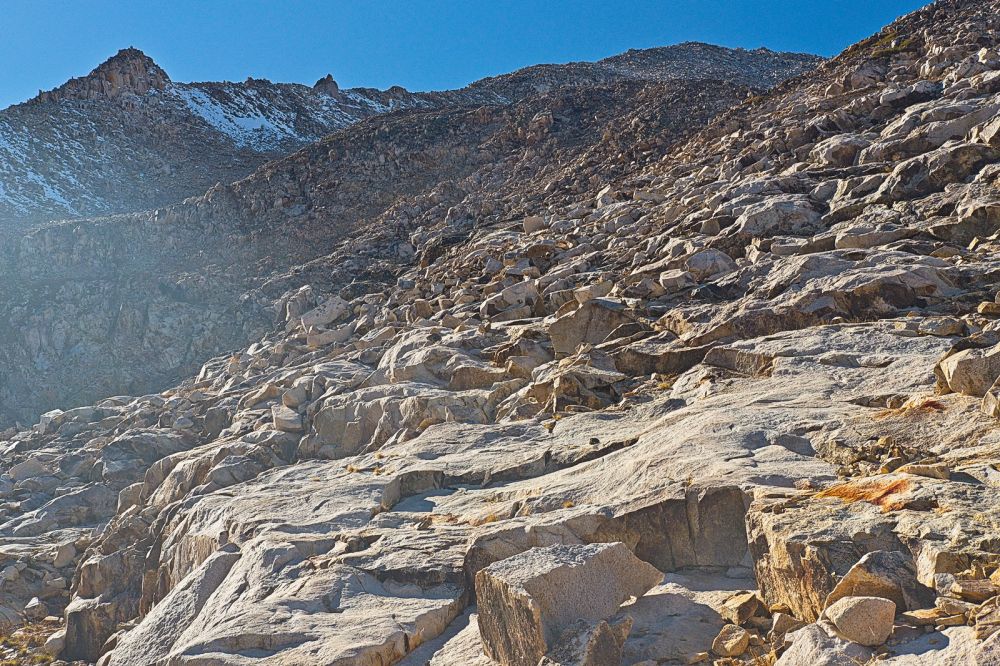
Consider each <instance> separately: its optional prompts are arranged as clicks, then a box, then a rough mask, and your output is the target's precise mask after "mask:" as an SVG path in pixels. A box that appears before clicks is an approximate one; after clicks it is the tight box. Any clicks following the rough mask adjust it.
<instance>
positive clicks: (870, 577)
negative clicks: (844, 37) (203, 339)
mask: <svg viewBox="0 0 1000 666" xmlns="http://www.w3.org/2000/svg"><path fill="white" fill-rule="evenodd" d="M998 10H1000V6H998V4H997V3H996V2H993V1H991V2H971V1H967V2H959V1H948V2H937V3H934V4H933V5H930V6H928V7H926V8H925V9H922V10H920V11H918V12H915V13H914V14H911V15H908V16H906V17H904V18H902V19H900V20H899V21H897V22H896V23H894V24H893V25H892V26H889V27H888V28H886V29H885V30H884V31H883V32H881V33H880V34H878V35H875V36H873V37H872V38H870V39H868V40H865V41H864V42H861V43H859V44H858V45H856V46H854V47H851V48H850V49H848V50H847V51H846V52H845V53H844V54H842V55H841V56H839V57H838V58H836V59H834V60H832V61H830V62H828V63H825V64H823V65H822V66H820V67H819V68H818V69H817V70H816V71H813V72H810V73H807V74H804V75H802V76H800V77H798V78H797V79H795V80H792V81H788V82H785V83H783V84H779V85H778V86H777V87H776V88H775V89H774V90H772V91H770V92H766V93H759V94H756V95H754V96H753V97H752V98H750V99H746V100H744V101H742V102H739V103H736V101H735V100H734V99H733V97H732V95H733V93H734V89H733V88H732V87H727V86H726V85H724V84H718V83H716V84H711V83H709V82H705V81H702V82H696V83H693V82H687V83H685V82H678V81H674V82H669V83H663V82H661V83H655V84H650V83H638V82H636V81H627V82H618V83H615V84H613V85H607V86H605V85H598V86H593V87H586V86H584V87H581V88H578V89H577V88H569V89H557V90H551V91H548V92H546V93H544V94H541V95H539V96H536V97H531V98H530V99H524V100H521V101H519V102H516V103H512V104H508V105H499V106H489V107H483V108H477V109H471V110H470V109H447V110H440V109H438V110H430V111H415V112H414V111H411V112H407V113H400V114H389V115H387V116H384V117H379V118H373V119H370V120H368V121H365V122H362V123H360V124H359V125H356V126H354V127H352V128H351V129H349V130H347V131H345V132H343V133H341V134H339V135H334V136H331V137H329V138H327V139H325V140H324V141H322V142H320V143H318V144H315V145H312V146H309V147H307V148H305V149H303V150H301V151H299V152H298V153H296V154H295V155H293V156H290V157H289V158H287V159H285V160H280V161H277V162H274V163H272V164H270V165H268V166H267V167H266V168H264V169H262V170H261V171H259V172H258V173H256V174H254V175H253V176H252V177H250V178H248V179H246V180H244V181H241V182H239V183H236V184H234V185H232V186H230V187H220V188H216V189H214V190H213V191H212V192H210V193H207V194H206V195H205V196H203V197H200V198H198V199H196V200H192V201H189V202H187V203H185V204H181V205H177V206H172V207H169V208H165V209H162V210H161V211H160V212H158V213H151V214H149V215H148V216H129V217H124V218H111V219H106V220H101V221H98V222H86V223H83V222H81V223H79V224H72V225H69V224H68V225H58V226H54V227H52V228H50V229H45V230H40V231H36V232H34V233H32V234H31V235H29V236H27V237H25V238H24V239H22V240H20V241H19V242H18V244H16V245H15V246H12V247H13V248H14V249H12V250H11V251H12V252H13V254H14V256H16V257H17V258H18V260H19V261H20V263H19V264H18V266H19V267H20V268H21V269H22V270H23V271H25V272H26V274H30V275H33V276H49V277H50V278H52V279H51V280H49V281H48V282H45V281H43V286H44V287H45V288H53V289H54V291H52V292H50V293H51V299H50V300H49V301H48V306H47V307H48V308H49V309H50V310H51V311H52V313H53V314H52V316H56V313H57V312H58V311H59V308H58V307H57V305H60V304H66V303H69V302H70V301H69V300H68V299H67V300H62V299H61V297H60V296H59V293H58V291H57V290H55V288H56V287H58V288H59V289H69V287H68V286H66V285H65V284H64V282H65V280H60V279H57V278H59V277H60V276H61V274H60V273H59V271H60V270H62V269H60V268H59V267H58V264H56V263H55V262H47V261H46V260H45V257H47V256H49V255H47V254H46V253H47V252H49V251H51V249H52V248H55V249H57V250H59V251H60V253H61V254H60V255H59V256H60V257H63V258H67V257H68V258H69V259H71V260H73V261H75V262H78V263H77V264H73V265H74V266H75V267H87V268H89V269H91V270H93V271H94V275H99V276H102V281H103V282H105V283H106V284H107V285H110V286H109V287H108V289H109V292H108V293H109V294H117V293H125V291H124V290H122V291H121V292H117V291H113V290H114V289H120V287H119V286H118V285H120V284H122V283H121V282H120V281H117V278H115V277H114V274H113V271H111V270H110V268H111V267H112V266H113V265H120V266H122V268H121V274H122V275H127V278H128V280H127V281H128V282H129V283H130V284H134V285H135V287H134V288H135V289H136V290H139V291H141V293H142V294H143V295H142V298H141V299H140V301H141V302H144V303H155V302H157V301H156V298H166V295H167V294H170V295H171V296H170V297H171V298H173V299H175V300H178V301H182V302H184V303H196V304H206V303H207V304H212V305H213V306H217V307H219V308H225V307H228V306H232V304H233V302H234V299H235V300H236V301H237V302H239V303H240V306H239V308H235V306H234V310H233V311H232V312H233V313H236V312H241V313H244V315H246V313H248V312H257V311H259V312H260V314H261V319H260V320H259V321H260V323H259V327H260V330H259V332H258V333H257V334H256V340H255V341H254V342H253V344H251V345H249V346H245V347H242V348H240V347H236V349H237V351H233V352H228V353H225V354H224V355H221V356H216V357H214V358H211V359H210V360H209V361H207V362H206V363H204V364H203V365H202V366H201V368H200V370H198V371H197V373H196V374H194V373H192V375H191V376H188V377H187V378H186V379H184V380H182V381H180V382H179V383H177V384H176V385H175V386H173V387H172V388H169V389H167V390H164V391H161V392H159V393H149V394H146V395H142V396H138V397H130V396H124V395H123V396H116V397H113V398H108V399H104V400H99V401H97V402H96V403H95V404H92V405H89V406H83V407H78V408H74V409H65V410H63V411H61V412H55V411H53V412H48V413H46V414H44V415H43V416H41V417H40V418H39V419H38V422H37V423H36V424H34V425H33V426H32V427H16V428H11V429H10V430H8V431H5V432H4V434H3V436H2V442H3V443H2V446H3V451H4V455H3V456H2V462H0V469H2V471H3V474H0V494H2V496H3V501H2V502H0V557H2V558H3V559H2V560H0V577H2V579H3V583H2V586H0V606H2V608H0V619H3V621H4V622H5V623H6V624H9V625H10V626H11V628H13V627H14V626H16V625H17V624H18V623H20V622H21V621H22V618H24V617H26V616H28V615H30V616H36V615H38V614H40V612H41V610H42V609H43V608H44V609H45V610H46V611H47V612H49V613H52V614H57V615H58V616H59V617H60V618H61V619H60V621H59V622H50V623H49V624H47V625H46V626H47V627H48V629H46V631H50V630H51V631H52V632H53V634H52V635H53V636H54V638H53V643H52V644H53V646H56V645H60V643H61V648H59V649H60V650H61V652H60V654H61V656H62V657H63V658H66V659H78V660H81V661H85V662H91V663H101V664H104V665H108V664H115V665H123V666H124V665H131V664H139V663H141V664H147V663H148V664H163V665H167V664H170V665H171V666H173V665H179V664H199V663H213V664H222V665H230V664H231V665H233V666H236V665H238V664H243V663H245V662H246V660H247V659H248V657H247V655H253V657H252V658H253V659H254V660H256V661H257V662H259V663H261V664H289V663H294V664H304V665H310V664H317V665H319V664H324V665H328V664H338V665H348V664H350V665H355V664H372V663H383V664H386V663H401V664H404V666H415V665H416V664H421V665H422V664H426V663H431V664H456V663H461V664H474V665H475V666H480V665H481V664H482V665H483V666H485V665H488V664H490V663H494V664H495V663H497V660H499V662H500V663H504V662H507V663H519V664H520V663H536V664H537V663H539V661H541V660H543V659H544V660H545V661H544V662H543V663H588V661H589V662H590V663H595V662H596V663H616V662H619V661H620V662H621V663H625V664H642V663H644V662H645V663H664V664H685V663H698V662H699V661H703V662H704V661H706V660H710V659H719V660H722V659H731V660H737V663H738V662H750V663H753V661H754V660H755V659H757V658H759V656H760V655H762V654H763V655H770V654H771V653H772V652H773V653H774V655H775V656H777V663H778V664H782V666H784V665H785V664H793V665H795V664H802V663H810V664H813V663H815V664H838V665H839V664H852V663H857V662H858V661H861V662H864V661H866V660H869V659H871V658H872V656H873V655H875V654H878V655H879V658H880V659H881V660H883V661H885V662H886V663H888V664H896V665H905V664H912V663H914V657H917V658H918V659H919V660H920V662H921V663H928V664H931V663H992V662H995V661H997V650H998V649H1000V647H998V646H1000V644H998V642H997V637H998V636H1000V615H998V611H997V604H998V599H1000V597H998V592H1000V572H998V565H1000V543H998V541H997V536H996V526H997V525H998V524H1000V503H998V502H997V500H996V488H997V486H998V484H1000V471H998V470H1000V436H998V433H997V425H998V424H997V421H996V417H995V413H996V410H995V404H994V403H995V401H996V393H997V388H996V387H997V384H996V381H995V380H996V377H995V374H996V373H995V370H994V368H993V362H992V356H991V354H992V350H993V349H994V348H995V346H996V345H997V344H998V343H1000V337H998V336H1000V334H998V330H1000V326H998V324H997V319H996V318H997V317H998V316H1000V306H997V302H998V301H997V298H996V294H997V291H998V288H1000V282H998V280H997V277H996V276H997V275H998V272H997V268H998V265H997V262H996V252H997V250H998V249H1000V246H998V242H1000V241H998V231H1000V227H998V226H997V225H998V224H1000V219H996V218H995V216H994V215H993V213H991V212H990V211H991V210H992V208H991V206H993V205H994V204H995V203H996V202H997V191H998V186H1000V180H998V179H1000V158H997V157H996V156H995V155H993V154H992V153H990V151H989V150H985V149H982V148H979V147H978V146H990V147H992V146H991V145H990V142H991V141H992V140H993V138H992V137H993V133H992V129H991V128H992V123H993V122H994V119H995V112H994V111H993V110H992V106H993V105H994V104H997V99H996V96H997V95H998V94H1000V85H998V82H1000V75H998V74H997V72H1000V22H998V21H1000V19H998V17H1000V11H998ZM511 85H516V81H515V82H514V83H512V84H511ZM726 90H729V93H728V94H729V95H730V97H726V96H725V95H726V94H727V93H726V92H725V91H726ZM742 92H743V93H745V92H746V91H745V90H743V91H742ZM709 93H711V94H709ZM702 94H704V95H705V96H701V95H702ZM738 96H739V97H740V98H741V99H742V95H738ZM722 99H726V100H730V101H731V102H732V103H731V104H728V107H730V108H727V109H720V108H719V107H718V106H717V104H718V100H722ZM713 100H715V101H714V102H713ZM682 102H683V105H682V104H681V103H682ZM675 103H676V104H678V106H672V104H675ZM682 115H683V116H684V117H683V118H682V117H681V116H682ZM969 116H971V117H969ZM694 117H698V118H700V119H703V120H704V121H705V122H706V124H705V125H704V127H703V129H701V130H699V131H696V132H692V131H691V125H690V122H691V120H692V118H694ZM665 137H669V141H668V140H667V139H666V138H665ZM668 144H672V145H668ZM970 145H974V146H977V147H976V148H972V149H970V148H969V146H970ZM469 146H474V147H475V148H474V149H473V148H470V147H469ZM910 160H916V161H915V162H910ZM903 164H910V166H907V167H906V169H904V170H899V169H898V167H899V166H900V165H903ZM913 165H916V166H913ZM911 169H912V171H911ZM390 181H391V182H393V183H395V185H394V186H393V188H394V189H391V190H390V189H388V188H386V189H383V186H385V184H386V183H388V182H390ZM886 183H888V184H889V185H888V186H885V185H886ZM359 193H364V194H366V195H367V196H365V197H361V196H359ZM383 195H384V196H383ZM279 202H280V204H279ZM276 204H279V205H276ZM331 220H337V222H331ZM130 225H134V226H130ZM130 229H134V234H135V235H134V236H129V234H130V233H133V232H131V231H129V230H130ZM116 232H117V234H118V236H122V237H123V238H125V240H122V245H121V246H119V245H115V242H116V241H115V238H117V236H116ZM189 232H190V233H189ZM147 234H148V235H149V237H150V238H151V239H153V240H152V241H149V242H150V244H151V245H153V244H155V248H151V249H155V251H153V252H149V253H148V254H144V255H142V256H146V257H152V258H153V259H151V260H150V262H151V263H149V264H144V263H142V261H145V260H140V259H139V258H137V257H134V258H128V260H127V261H121V262H118V264H115V263H114V260H113V259H114V257H117V256H119V255H120V254H121V252H120V248H122V247H124V244H125V243H126V242H128V241H133V242H141V238H142V237H143V236H145V235H147ZM158 234H159V235H158ZM60 248H61V249H60ZM82 248H89V249H88V250H87V251H86V252H85V251H83V249H82ZM15 250H16V251H15ZM185 256H187V257H188V258H187V259H186V261H187V262H188V263H186V264H185V260H184V257H185ZM97 257H101V259H100V260H99V259H97ZM221 258H225V259H226V260H227V262H223V261H222V259H221ZM229 260H232V261H229ZM191 263H196V264H197V266H196V267H195V268H191ZM230 263H232V264H235V265H237V266H238V267H239V268H238V270H237V269H233V270H232V271H230V270H228V269H227V268H223V267H222V266H224V265H225V266H228V265H229V264H230ZM247 267H253V268H254V270H253V271H248V270H247ZM147 268H148V269H149V273H151V274H155V275H157V276H160V275H163V274H167V275H171V276H173V281H172V282H171V283H170V284H172V285H174V286H172V287H166V286H165V287H164V290H163V291H159V293H160V296H159V297H154V296H153V294H154V291H153V286H152V284H151V283H148V284H147V283H145V282H143V281H142V279H140V277H139V276H140V275H142V274H143V271H144V270H145V269H147ZM102 271H103V272H102ZM62 277H65V276H62ZM159 280H160V281H161V282H166V280H164V279H163V278H162V277H160V278H159ZM95 281H96V279H95ZM12 284H15V287H14V292H13V293H17V294H20V293H26V292H24V291H19V290H25V289H27V286H26V284H27V283H25V284H21V283H17V282H16V281H14V280H12ZM36 287H37V285H36ZM39 288H40V287H39ZM156 289H157V290H159V289H160V287H159V286H157V287H156ZM182 295H183V298H181V296H182ZM241 298H243V299H244V300H240V299H241ZM25 300H27V299H22V300H20V301H18V303H23V302H24V301H25ZM224 311H225V312H227V316H223V317H220V322H223V323H224V324H220V325H225V326H227V327H228V326H233V321H234V317H235V314H231V315H230V314H228V313H229V312H230V311H228V310H224ZM125 319H127V318H123V321H124V320H125ZM7 321H10V319H8V320H7ZM150 321H152V319H151V320H150ZM7 325H9V324H7ZM246 325H247V326H249V327H252V326H255V325H258V324H257V323H256V320H251V319H250V318H249V317H248V318H247V320H246ZM46 330H47V329H46ZM67 330H69V329H67ZM157 330H160V331H165V330H166V328H165V327H162V326H161V327H160V328H159V329H157ZM226 330H228V329H226ZM198 332H199V334H205V335H207V333H205V332H204V330H203V329H198ZM160 335H161V336H162V337H159V338H158V339H159V340H160V344H161V346H163V347H165V348H173V347H172V345H171V344H166V341H169V340H174V339H175V337H174V336H168V335H167V334H166V333H161V334H160ZM234 335H236V334H234ZM29 337H30V336H29ZM176 337H180V336H176ZM133 344H134V343H133ZM120 346H121V345H120ZM208 346H210V345H206V348H207V347H208ZM14 347H15V348H16V347H18V346H17V345H14ZM71 348H72V347H70V349H71ZM125 348H129V349H134V348H135V347H134V346H133V345H128V346H126V347H125ZM115 353H122V352H117V351H116V352H115ZM155 358H158V357H157V356H156V355H155V354H151V355H150V359H155ZM191 358H194V356H193V355H192V357H191ZM15 367H18V368H22V367H36V368H43V367H44V364H41V365H39V364H37V363H36V364H35V365H34V366H24V365H23V364H18V365H12V366H11V368H15ZM119 367H121V366H119ZM22 372H24V373H25V374H22V375H21V376H22V377H28V374H27V372H26V371H22ZM36 372H43V370H38V371H36ZM5 373H6V374H5V377H8V376H10V373H9V372H8V371H5ZM23 385H24V386H27V387H29V389H30V385H29V384H28V383H26V382H25V383H24V384H23ZM984 392H985V394H984ZM991 400H992V402H991ZM602 554H603V555H602ZM608 554H611V555H613V557H612V558H610V559H611V562H612V565H609V564H608V562H604V561H603V560H602V557H609V555H608ZM602 562H603V564H602ZM569 564H572V566H569ZM661 574H662V577H663V578H662V580H663V582H662V583H660V584H655V583H656V581H658V580H660V575H661ZM636 579H638V581H639V582H641V583H642V584H641V585H639V584H636V585H632V583H633V582H635V581H636ZM650 585H652V587H649V586H650ZM633 594H634V595H635V597H636V598H634V599H633V598H631V596H632V595H633ZM626 596H628V597H629V598H626ZM552 618H557V619H558V621H557V622H551V624H547V623H550V621H551V620H552ZM57 629H60V630H62V631H61V632H57V631H56V630H57ZM515 645H517V646H520V647H519V648H517V649H515V648H514V647H512V646H515ZM53 649H56V648H55V647H53Z"/></svg>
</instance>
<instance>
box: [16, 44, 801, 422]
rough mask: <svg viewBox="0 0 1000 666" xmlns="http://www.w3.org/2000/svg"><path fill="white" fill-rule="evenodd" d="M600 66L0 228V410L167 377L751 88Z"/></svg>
mask: <svg viewBox="0 0 1000 666" xmlns="http://www.w3.org/2000/svg"><path fill="white" fill-rule="evenodd" d="M774 57H775V56H773V54H772V55H769V56H767V59H768V61H771V60H773V59H774ZM800 61H801V59H799V58H797V57H789V62H790V63H791V65H790V67H791V71H790V72H789V74H791V73H794V72H795V71H797V70H798V68H799V63H800ZM657 75H658V74H657V72H655V71H654V73H653V74H651V77H652V76H657ZM630 76H632V77H633V79H635V77H634V75H630ZM754 76H756V75H755V74H754V73H753V70H748V73H747V74H745V75H743V76H742V78H746V79H750V78H753V77H754ZM608 80H609V81H611V83H602V84H600V85H592V84H587V83H585V82H580V83H579V84H578V85H572V86H563V87H561V88H557V89H555V90H553V91H551V92H548V93H542V94H529V95H527V96H526V97H524V98H523V99H522V100H521V101H518V102H514V103H510V104H506V103H504V104H501V103H496V104H492V105H485V106H478V107H474V108H473V107H468V106H463V105H452V106H445V107H443V108H440V107H439V108H433V109H428V110H412V111H409V112H399V113H395V114H388V115H380V116H377V117H375V118H372V119H369V120H368V121H365V122H361V123H358V124H355V125H353V126H351V127H350V128H346V129H344V130H342V131H341V132H338V133H334V134H333V135H331V136H330V137H328V138H326V139H324V140H323V141H321V142H318V143H316V144H313V145H310V146H308V147H306V148H304V149H302V150H300V151H299V152H297V153H295V154H293V155H291V156H289V157H288V158H285V159H282V160H276V161H273V162H271V163H269V164H267V165H265V166H264V167H262V168H261V169H259V170H258V171H257V172H255V173H254V174H252V175H251V176H250V177H248V178H246V179H244V180H242V181H238V182H236V183H234V184H232V185H227V186H222V185H220V186H217V187H213V188H212V189H211V190H210V191H209V192H208V193H206V194H204V195H203V196H201V197H196V198H192V199H190V200H188V201H187V202H184V203H182V204H178V205H174V206H169V207H164V208H161V209H158V210H154V211H151V212H145V213H137V214H132V215H126V216H117V217H115V216H112V217H108V218H103V219H98V220H86V221H72V222H65V223H59V224H54V225H47V226H44V227H43V228H40V229H37V230H34V231H32V232H30V233H27V234H24V235H17V234H8V235H7V236H6V237H0V256H2V257H3V262H2V264H0V275H3V277H4V279H5V281H6V284H7V287H6V289H5V290H4V292H3V293H2V294H0V312H3V313H4V314H5V318H4V324H2V325H0V326H3V336H4V337H3V339H4V340H5V341H7V344H6V345H4V346H3V347H2V348H0V424H9V423H12V422H15V421H20V422H22V423H31V422H34V420H36V419H37V417H38V415H39V414H40V413H42V412H44V411H47V410H48V409H51V408H55V407H61V408H66V407H73V406H79V405H84V404H88V403H90V402H93V401H94V400H96V399H99V398H102V397H106V396H109V395H116V394H122V393H128V394H142V393H146V392H149V391H153V390H160V389H162V388H163V387H165V386H169V385H171V384H172V383H173V382H175V381H178V380H180V379H181V378H182V377H184V376H187V375H189V374H192V373H194V372H197V369H198V367H199V366H200V364H201V363H203V362H204V361H205V360H206V359H208V358H210V357H211V356H213V355H215V354H218V353H221V352H223V351H227V350H231V349H234V348H238V347H240V346H242V345H244V344H246V343H248V342H249V341H251V340H253V339H255V338H256V337H259V335H260V334H261V333H263V332H264V331H266V330H270V329H271V328H273V326H274V322H275V319H276V316H277V314H279V311H283V309H284V307H285V306H284V301H283V300H282V297H283V294H285V293H286V292H291V291H294V290H296V289H298V288H299V287H303V286H306V285H309V284H311V285H313V286H314V287H315V288H316V289H318V290H322V289H326V290H329V289H332V288H333V287H334V285H336V288H338V289H339V288H341V287H346V286H347V285H348V284H349V283H351V282H358V283H359V285H358V286H356V287H352V288H351V289H354V290H357V289H361V290H362V291H363V290H364V289H365V288H366V287H365V286H364V285H365V283H371V282H372V281H373V280H375V281H381V282H382V283H385V282H388V283H393V282H394V281H395V273H396V272H398V269H399V267H400V266H401V265H406V264H409V263H411V262H413V261H415V260H417V259H418V257H417V250H416V246H417V245H421V246H423V249H422V250H421V252H420V254H421V256H422V258H427V259H429V258H430V256H431V255H432V254H434V253H435V252H438V251H439V250H441V249H443V248H444V247H446V246H447V244H448V243H454V242H457V239H459V238H464V237H465V236H467V235H468V234H469V233H471V232H472V230H473V228H474V225H473V222H474V220H476V219H483V218H485V219H489V220H493V221H510V220H513V219H517V218H518V216H523V215H524V214H527V213H528V212H529V211H530V210H531V209H532V208H533V207H535V206H537V202H536V201H526V200H525V195H526V192H527V193H530V195H531V197H535V196H537V195H540V196H542V197H544V198H546V199H552V200H553V201H558V200H568V199H570V198H572V197H573V196H576V195H575V194H574V193H579V192H581V191H585V190H586V189H588V188H589V187H591V185H592V184H593V183H594V182H598V181H600V180H601V179H607V178H612V177H615V175H616V174H621V173H624V172H625V171H626V170H628V169H631V168H635V166H636V165H637V164H642V163H649V162H652V161H655V160H656V159H659V157H660V156H661V155H662V154H663V152H664V151H665V150H666V149H667V147H668V146H669V145H670V144H671V143H672V142H673V141H676V140H677V139H678V138H679V137H681V136H683V135H684V133H685V132H689V131H690V130H691V129H692V128H694V127H699V126H701V125H702V124H704V123H705V122H707V121H708V120H709V119H710V118H712V117H713V116H715V115H717V114H719V113H721V112H722V111H724V110H726V109H728V108H730V107H732V106H733V105H735V104H738V103H739V101H740V100H742V99H744V98H745V97H746V96H747V95H749V94H751V93H752V91H753V90H758V89H751V88H747V87H745V86H742V85H736V84H732V83H728V82H722V81H716V80H701V79H695V80H684V79H678V80H671V81H665V82H652V81H649V80H638V79H635V80H626V81H615V80H614V77H613V76H612V77H610V78H609V79H608ZM758 92H759V90H758ZM570 164H574V165H575V166H574V168H573V169H572V174H573V175H572V177H567V176H566V172H564V167H566V166H567V165H570ZM529 184H530V185H529ZM441 221H444V222H445V224H444V225H443V226H442V227H440V228H438V229H436V230H434V231H433V232H429V231H428V232H425V231H421V229H424V228H427V227H429V226H434V225H437V224H438V223H439V222H441ZM414 234H416V236H414V237H413V238H411V236H413V235H414ZM345 240H349V243H348V244H347V245H345V244H343V242H344V241H345ZM434 248H437V249H434ZM331 253H333V254H331ZM367 288H370V289H374V288H376V287H375V285H373V284H368V286H367ZM380 288H381V287H380ZM284 298H285V299H286V300H287V295H286V296H285V297H284Z"/></svg>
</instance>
